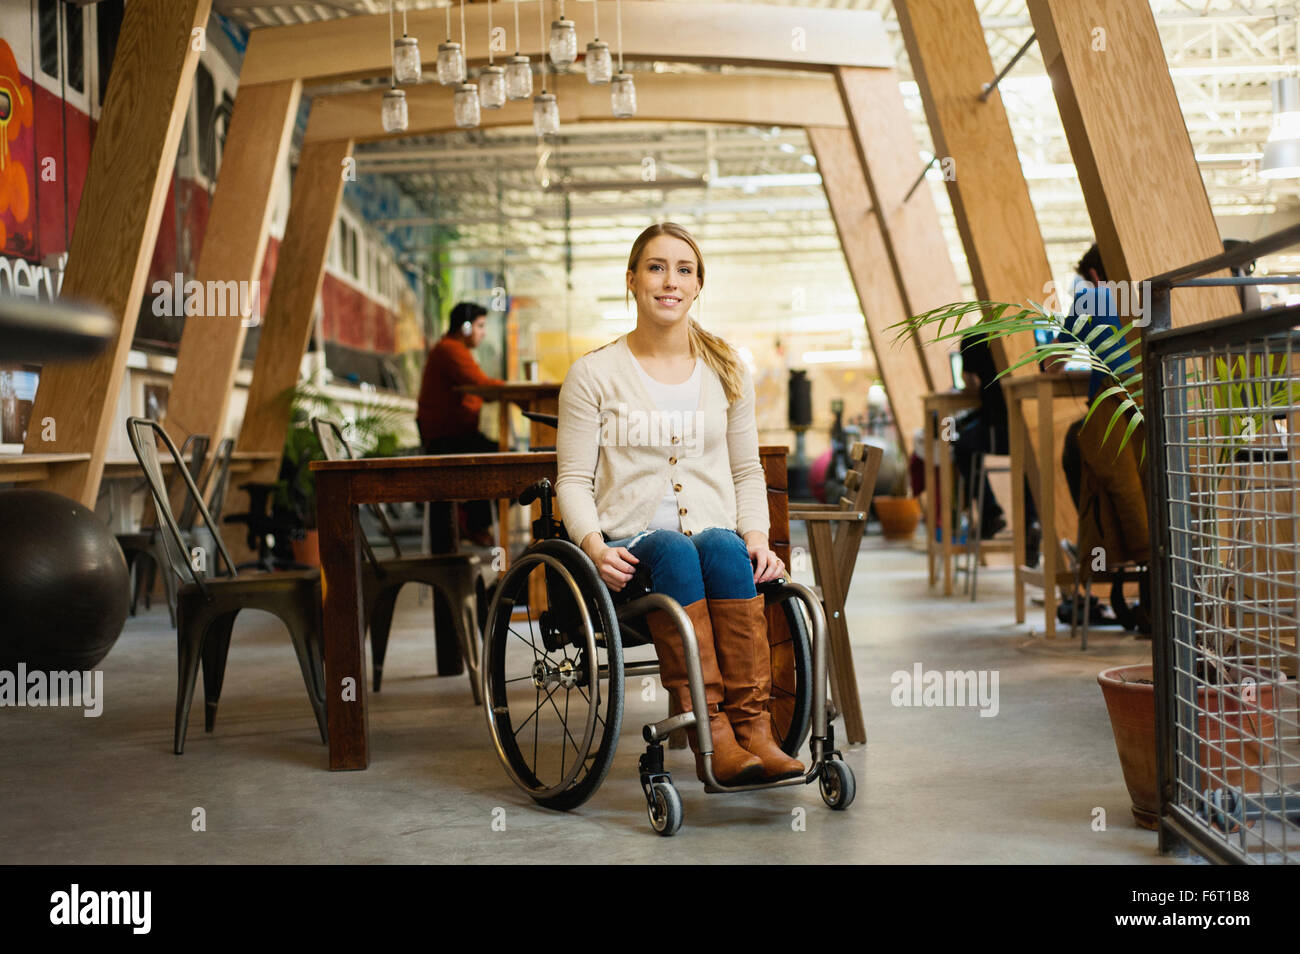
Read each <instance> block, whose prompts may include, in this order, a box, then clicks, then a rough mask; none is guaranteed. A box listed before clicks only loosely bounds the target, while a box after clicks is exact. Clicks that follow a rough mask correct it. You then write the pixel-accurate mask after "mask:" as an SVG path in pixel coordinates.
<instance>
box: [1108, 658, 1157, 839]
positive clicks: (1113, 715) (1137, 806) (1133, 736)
mask: <svg viewBox="0 0 1300 954" xmlns="http://www.w3.org/2000/svg"><path fill="white" fill-rule="evenodd" d="M1151 672H1152V671H1151V666H1150V665H1142V666H1116V667H1115V668H1113V669H1107V670H1105V671H1103V672H1101V673H1098V674H1097V682H1098V683H1099V684H1100V685H1101V693H1102V695H1103V696H1104V697H1105V699H1106V712H1107V714H1109V715H1110V728H1111V731H1112V732H1114V733H1115V749H1116V750H1117V751H1118V752H1119V764H1120V768H1121V769H1123V770H1124V784H1125V785H1126V786H1128V794H1129V798H1131V799H1132V800H1133V817H1134V818H1135V819H1136V820H1137V823H1138V824H1139V825H1141V826H1142V827H1143V828H1151V829H1155V828H1157V827H1158V826H1159V821H1160V790H1159V786H1158V785H1157V784H1156V687H1155V685H1154V684H1153V683H1152V682H1151V678H1152V676H1151ZM1139 679H1145V680H1146V682H1137V681H1136V680H1139Z"/></svg>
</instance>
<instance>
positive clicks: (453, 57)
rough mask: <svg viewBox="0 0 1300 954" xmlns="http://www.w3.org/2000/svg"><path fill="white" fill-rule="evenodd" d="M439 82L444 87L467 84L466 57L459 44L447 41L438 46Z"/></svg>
mask: <svg viewBox="0 0 1300 954" xmlns="http://www.w3.org/2000/svg"><path fill="white" fill-rule="evenodd" d="M438 82H439V83H441V84H442V85H443V86H452V85H459V84H460V83H463V82H465V57H464V55H463V54H462V53H461V51H460V44H459V43H455V42H453V41H451V40H447V41H446V42H445V43H439V44H438Z"/></svg>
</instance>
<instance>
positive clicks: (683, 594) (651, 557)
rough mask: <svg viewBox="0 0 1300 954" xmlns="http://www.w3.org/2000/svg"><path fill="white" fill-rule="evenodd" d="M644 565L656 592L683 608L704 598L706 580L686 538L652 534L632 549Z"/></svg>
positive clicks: (668, 532) (664, 532) (670, 533)
mask: <svg viewBox="0 0 1300 954" xmlns="http://www.w3.org/2000/svg"><path fill="white" fill-rule="evenodd" d="M629 549H630V550H631V551H632V555H633V556H635V557H637V558H638V559H640V560H642V561H643V564H644V565H645V567H646V569H647V570H648V571H649V574H650V583H651V586H653V587H654V589H655V591H656V592H659V593H664V594H667V595H668V596H671V597H672V598H673V599H675V600H677V602H679V603H681V604H682V605H683V606H687V605H689V604H691V603H694V602H695V601H696V600H700V599H703V598H704V578H703V573H702V570H701V565H700V558H699V554H698V551H697V550H696V549H695V547H694V546H693V545H692V544H691V541H690V539H689V538H688V537H687V536H685V535H684V534H681V533H678V532H676V531H673V530H652V531H651V532H649V533H647V534H646V535H645V536H644V537H642V538H641V539H640V540H638V541H635V542H634V544H633V545H632V546H631V547H629Z"/></svg>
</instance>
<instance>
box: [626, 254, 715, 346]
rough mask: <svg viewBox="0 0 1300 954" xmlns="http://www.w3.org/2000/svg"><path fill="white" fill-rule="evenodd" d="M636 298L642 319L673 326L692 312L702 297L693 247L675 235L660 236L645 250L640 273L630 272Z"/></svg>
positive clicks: (631, 289) (630, 289)
mask: <svg viewBox="0 0 1300 954" xmlns="http://www.w3.org/2000/svg"><path fill="white" fill-rule="evenodd" d="M627 287H628V290H629V291H631V292H632V294H633V295H635V296H636V311H637V317H638V319H642V320H648V321H653V322H655V323H656V324H662V325H672V324H675V323H676V322H678V321H681V320H682V319H683V318H685V317H686V315H687V313H688V312H689V311H690V310H691V305H692V304H694V302H695V299H696V298H697V297H698V296H699V294H700V276H699V262H697V261H696V260H695V252H693V251H692V250H691V247H690V245H688V244H687V243H686V242H683V241H682V240H681V239H679V238H675V237H673V236H671V235H656V236H655V237H654V238H652V239H651V240H650V241H649V242H647V243H646V246H645V248H644V249H642V251H641V259H640V261H638V262H637V264H636V271H635V272H633V271H629V272H628V273H627Z"/></svg>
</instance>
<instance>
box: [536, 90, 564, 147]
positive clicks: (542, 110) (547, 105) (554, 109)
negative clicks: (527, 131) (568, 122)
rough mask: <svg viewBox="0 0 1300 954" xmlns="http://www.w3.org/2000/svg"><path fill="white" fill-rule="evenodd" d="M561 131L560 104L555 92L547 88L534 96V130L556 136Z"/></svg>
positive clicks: (540, 133) (537, 132) (541, 134)
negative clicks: (550, 91)
mask: <svg viewBox="0 0 1300 954" xmlns="http://www.w3.org/2000/svg"><path fill="white" fill-rule="evenodd" d="M559 131H560V104H559V102H558V101H557V100H556V99H555V94H554V93H548V92H546V91H545V90H543V91H542V92H540V93H538V94H537V95H536V96H534V97H533V132H535V133H536V134H537V135H538V136H554V135H555V134H556V133H558V132H559Z"/></svg>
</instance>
